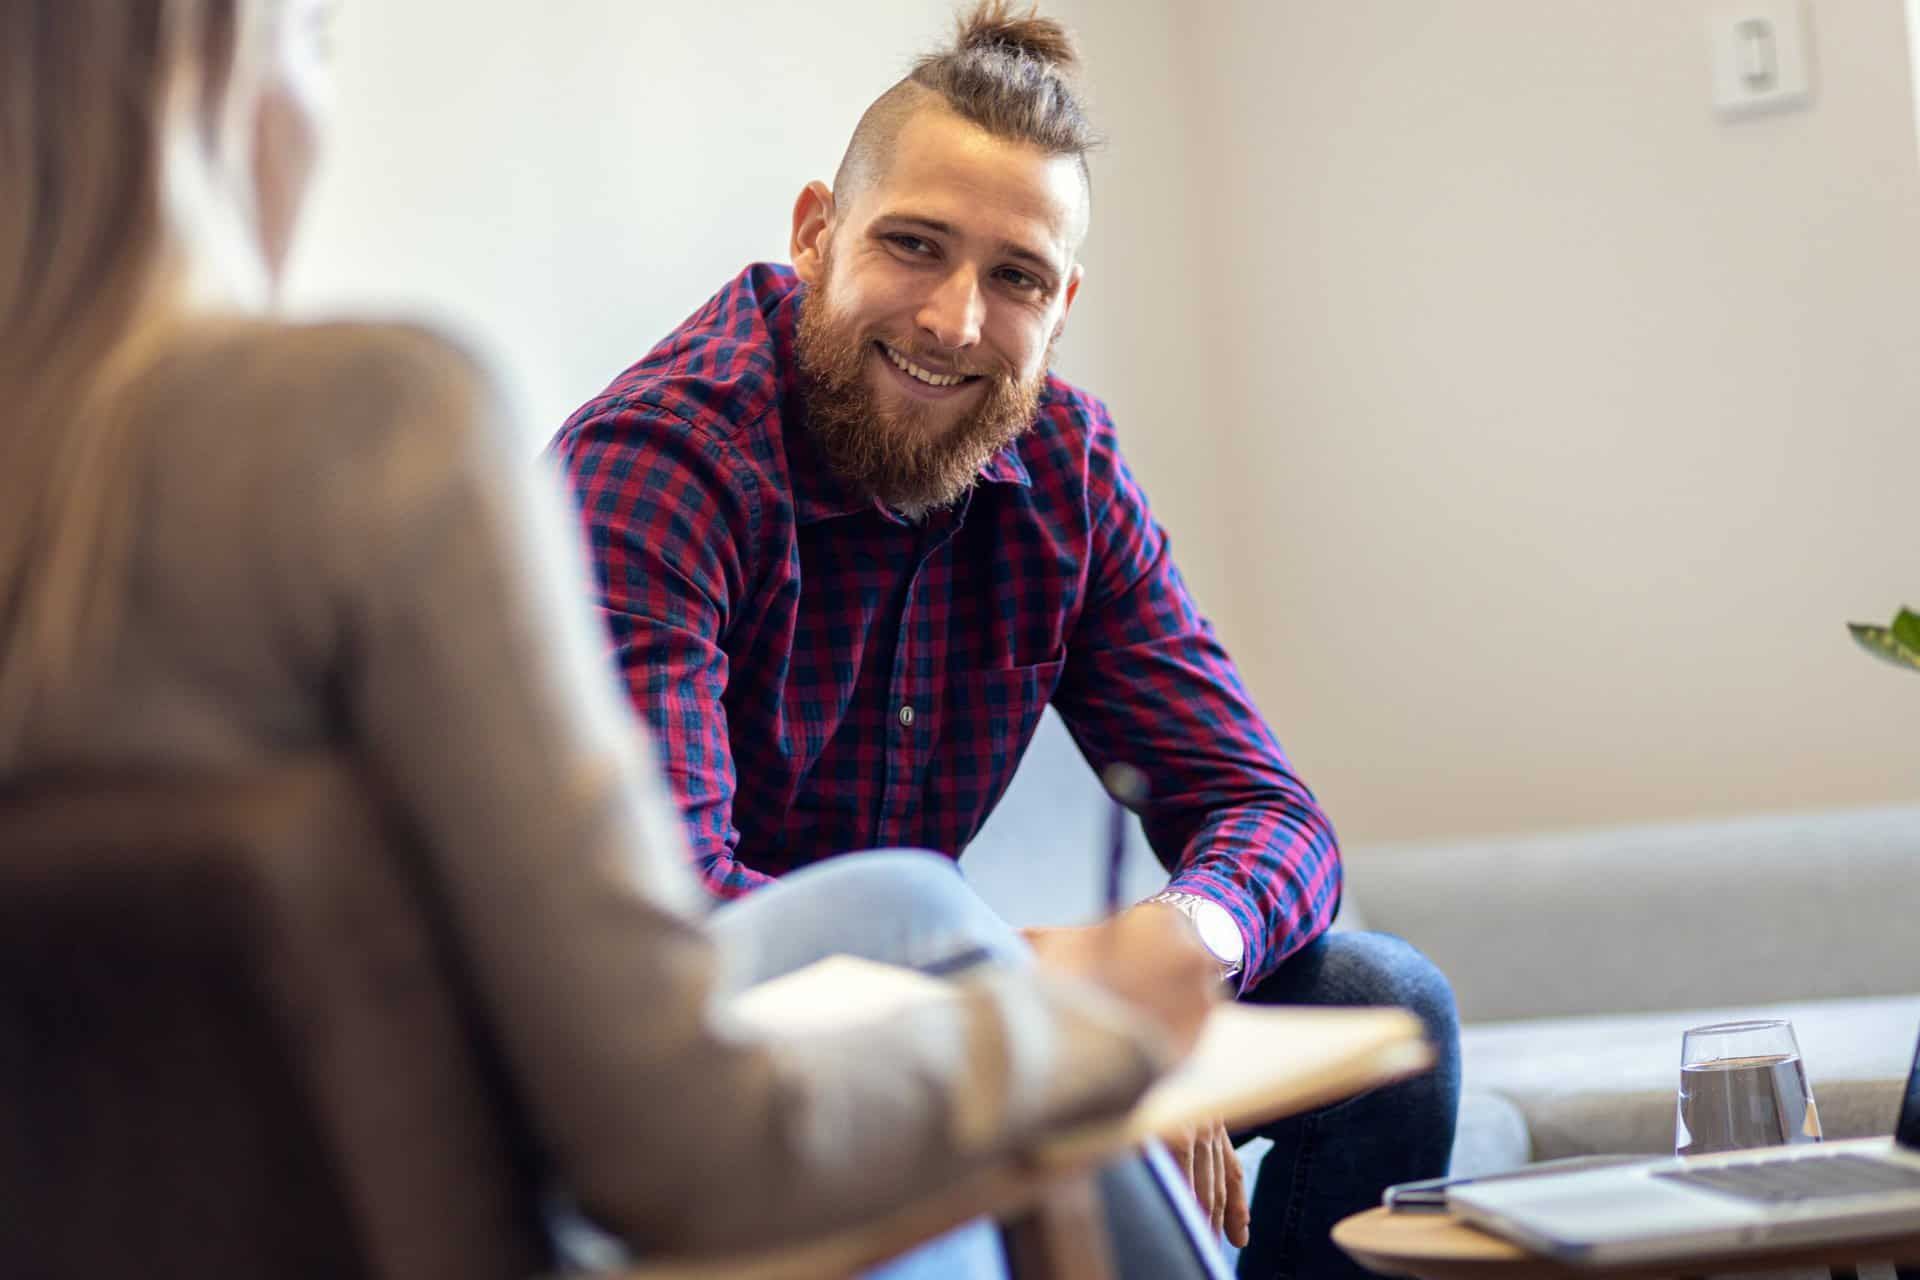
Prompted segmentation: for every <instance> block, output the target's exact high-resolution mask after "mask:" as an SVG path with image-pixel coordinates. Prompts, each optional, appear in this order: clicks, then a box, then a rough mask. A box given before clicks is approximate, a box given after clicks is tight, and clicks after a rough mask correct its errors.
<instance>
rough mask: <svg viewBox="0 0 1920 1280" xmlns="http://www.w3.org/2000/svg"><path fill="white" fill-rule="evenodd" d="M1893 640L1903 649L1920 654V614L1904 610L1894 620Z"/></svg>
mask: <svg viewBox="0 0 1920 1280" xmlns="http://www.w3.org/2000/svg"><path fill="white" fill-rule="evenodd" d="M1893 638H1894V640H1895V641H1897V642H1898V643H1899V644H1900V645H1901V646H1902V647H1903V648H1906V649H1910V650H1912V651H1913V652H1914V653H1920V613H1915V612H1914V611H1913V610H1911V609H1902V610H1901V611H1900V612H1899V613H1898V614H1896V615H1895V616H1894V619H1893Z"/></svg>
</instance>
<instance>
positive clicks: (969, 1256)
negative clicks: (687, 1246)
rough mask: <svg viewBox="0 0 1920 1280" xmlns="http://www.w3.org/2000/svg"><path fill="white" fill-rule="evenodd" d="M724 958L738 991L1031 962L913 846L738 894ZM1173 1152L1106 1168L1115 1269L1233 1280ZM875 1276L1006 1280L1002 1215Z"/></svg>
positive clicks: (726, 920)
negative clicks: (863, 963) (984, 962)
mask: <svg viewBox="0 0 1920 1280" xmlns="http://www.w3.org/2000/svg"><path fill="white" fill-rule="evenodd" d="M709 926H710V928H711V930H712V933H713V935H714V938H715V940H716V941H717V942H718V943H719V945H720V949H721V953H722V955H723V956H724V958H725V963H726V968H725V973H724V977H723V982H724V984H725V986H726V987H728V988H729V989H739V988H741V987H746V986H750V985H752V984H753V983H756V982H763V981H765V980H767V979H769V978H774V977H778V976H779V975H780V974H783V973H787V972H790V971H792V970H794V969H797V968H800V967H801V966H803V965H807V964H811V963H812V962H813V961H815V960H818V959H821V958H823V957H825V956H829V955H857V956H861V957H864V958H866V959H869V960H883V961H887V962H890V963H893V964H904V965H915V966H926V965H934V964H937V963H939V962H940V961H943V960H946V959H949V958H951V957H954V956H957V955H960V954H963V953H966V952H971V951H976V950H978V951H985V952H986V953H987V954H988V955H989V956H990V957H992V958H993V959H995V960H997V961H1000V962H1003V963H1009V964H1026V963H1029V962H1030V960H1031V955H1030V953H1029V951H1028V950H1027V945H1026V943H1025V942H1024V941H1023V940H1022V939H1021V937H1020V935H1019V934H1018V933H1017V932H1016V931H1015V930H1014V929H1013V928H1012V927H1011V926H1009V925H1008V924H1007V923H1006V922H1005V921H1004V920H1002V919H1001V918H1000V917H999V916H998V915H997V914H995V912H994V911H993V909H992V908H991V907H989V906H987V904H986V903H985V902H983V901H981V899H980V898H979V897H978V896H976V895H975V894H974V892H973V891H972V890H971V889H969V888H967V886H966V883H965V881H963V880H962V879H961V878H960V876H959V874H958V869H957V868H956V867H955V866H954V863H953V861H952V859H949V858H943V857H940V856H938V855H936V854H928V853H910V852H881V853H858V854H849V855H846V856H844V857H838V858H829V859H827V860H825V861H822V862H817V863H814V864H813V865H812V866H808V867H804V868H802V869H801V870H799V871H795V872H793V873H792V874H790V875H787V876H784V877H782V878H781V879H780V880H779V881H778V882H776V883H774V884H772V885H769V886H768V887H766V888H764V889H762V890H760V891H759V892H757V893H754V894H751V895H750V896H748V897H746V898H743V899H740V900H738V901H735V902H730V903H728V904H727V905H726V906H723V907H721V908H720V909H719V910H717V911H716V912H715V913H714V914H713V916H712V917H711V918H710V920H709ZM1178 1183H1179V1173H1178V1170H1176V1169H1174V1167H1173V1165H1172V1162H1171V1161H1170V1160H1168V1159H1167V1158H1166V1154H1165V1152H1164V1151H1157V1150H1156V1151H1152V1152H1149V1153H1148V1154H1147V1155H1146V1156H1144V1157H1133V1158H1129V1159H1126V1160H1122V1161H1119V1162H1117V1163H1116V1164H1114V1165H1113V1166H1112V1167H1110V1168H1108V1169H1106V1170H1103V1171H1102V1173H1101V1175H1100V1185H1101V1191H1102V1193H1103V1197H1104V1199H1105V1201H1106V1204H1107V1208H1108V1218H1109V1225H1110V1229H1111V1231H1112V1233H1113V1253H1114V1258H1115V1266H1116V1269H1117V1270H1118V1271H1119V1273H1120V1275H1121V1276H1122V1277H1123V1278H1137V1280H1148V1278H1149V1277H1151V1278H1153V1280H1183V1278H1187V1280H1225V1277H1226V1275H1227V1272H1226V1270H1225V1268H1224V1265H1223V1263H1222V1262H1221V1260H1220V1259H1219V1258H1218V1256H1217V1255H1216V1254H1215V1253H1214V1252H1213V1250H1212V1247H1211V1242H1210V1241H1209V1240H1208V1239H1207V1234H1206V1225H1205V1224H1204V1223H1203V1222H1201V1221H1200V1219H1199V1217H1198V1216H1197V1214H1196V1213H1195V1212H1194V1210H1193V1206H1192V1200H1191V1199H1190V1198H1189V1197H1187V1196H1185V1195H1184V1194H1178V1193H1170V1192H1169V1190H1168V1189H1169V1188H1170V1187H1175V1186H1177V1185H1178ZM869 1275H870V1277H871V1278H872V1280H1003V1278H1004V1277H1005V1276H1006V1275H1007V1266H1006V1256H1005V1253H1004V1251H1003V1250H1002V1248H1001V1245H1000V1235H999V1231H998V1230H997V1229H996V1228H995V1227H994V1225H993V1224H992V1223H987V1222H978V1223H973V1224H970V1225H968V1226H965V1227H962V1228H960V1229H959V1230H957V1231H954V1232H952V1233H950V1234H948V1235H946V1236H943V1237H942V1238H940V1239H939V1240H936V1241H934V1242H933V1243H931V1244H928V1245H924V1246H922V1247H921V1248H919V1249H917V1250H915V1251H914V1252H913V1253H910V1254H908V1255H906V1256H905V1257H902V1258H900V1259H897V1260H896V1261H894V1262H892V1263H889V1264H887V1265H886V1266H885V1267H882V1268H880V1269H879V1270H877V1271H874V1272H871V1273H869Z"/></svg>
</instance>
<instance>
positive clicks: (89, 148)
mask: <svg viewBox="0 0 1920 1280" xmlns="http://www.w3.org/2000/svg"><path fill="white" fill-rule="evenodd" d="M253 8H254V3H253V0H0V460H3V461H0V769H4V768H5V767H6V765H7V764H8V763H9V762H10V761H11V760H12V759H13V758H14V757H15V755H16V754H17V751H18V743H19V737H20V734H21V732H22V731H23V727H24V724H25V722H26V720H27V717H28V716H29V714H30V713H31V711H32V710H33V708H34V707H35V705H36V704H37V703H38V701H39V699H40V698H41V697H43V696H44V695H46V694H48V693H50V692H51V691H53V690H54V689H56V688H58V687H59V686H60V685H61V684H62V683H63V682H64V681H65V680H66V679H68V677H69V676H70V675H71V673H72V672H73V670H74V669H75V667H76V666H77V665H78V664H79V663H81V662H82V661H85V660H87V658H88V657H90V656H92V655H94V654H96V653H97V649H96V648H95V646H97V645H98V644H99V643H100V642H101V641H102V638H103V637H104V636H105V635H106V634H107V633H108V632H110V630H111V626H112V617H113V614H114V612H115V608H116V604H117V601H118V598H119V596H120V595H121V593H122V592H123V590H124V582H123V579H124V571H125V561H126V557H127V551H128V546H127V544H128V539H129V536H130V533H129V513H128V506H129V504H130V500H131V497H132V492H131V491H132V483H131V475H132V471H133V466H132V462H133V457H132V455H133V454H134V453H135V451H136V446H137V442H136V441H135V440H134V439H133V438H132V437H133V434H134V427H133V423H134V417H135V415H134V414H133V412H132V409H131V405H130V404H129V403H128V400H129V398H128V397H127V396H126V395H125V394H124V389H125V387H126V386H127V384H128V382H129V381H130V380H131V379H133V378H134V377H136V376H137V375H138V372H139V371H140V370H141V369H142V368H143V367H144V366H145V365H147V364H148V363H149V362H150V361H151V359H152V358H153V352H154V350H155V348H156V347H157V346H158V345H159V344H160V343H161V342H162V341H163V337H162V335H164V333H165V332H166V329H167V320H168V318H169V317H170V316H173V315H177V314H178V313H180V312H182V311H183V310H184V309H185V307H186V304H187V299H188V293H189V290H190V288H191V287H192V284H193V280H194V272H195V263H194V262H193V258H194V257H195V255H194V254H193V252H192V251H191V246H190V241H192V239H193V238H194V236H195V232H194V229H193V228H192V227H190V226H187V225H185V224H187V223H189V222H191V221H192V220H193V215H192V212H191V210H190V209H189V208H188V207H189V206H196V205H197V206H202V207H205V206H208V205H210V204H213V203H217V201H216V200H214V199H212V198H210V197H209V196H208V195H207V193H206V191H205V190H204V189H203V190H198V191H196V187H198V188H206V187H207V186H208V185H209V183H208V182H207V181H205V180H204V178H205V174H206V172H207V171H208V169H209V165H210V159H209V157H210V156H211V154H212V153H213V151H214V150H215V149H216V148H217V147H218V146H219V145H220V138H219V136H218V135H219V133H220V131H221V130H222V129H223V128H225V127H227V126H226V123H225V122H224V120H223V114H224V111H225V106H224V104H225V101H226V98H227V89H228V87H229V84H230V81H231V79H232V77H233V75H234V70H235V65H236V57H237V55H238V51H239V49H240V47H241V44H242V41H243V39H244V38H245V36H246V35H247V31H248V23H249V21H250V19H249V17H248V14H249V12H250V11H251V10H252V9H253Z"/></svg>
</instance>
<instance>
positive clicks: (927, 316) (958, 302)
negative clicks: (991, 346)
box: [916, 267, 986, 351]
mask: <svg viewBox="0 0 1920 1280" xmlns="http://www.w3.org/2000/svg"><path fill="white" fill-rule="evenodd" d="M985 312H986V306H985V301H984V299H982V298H981V296H980V281H979V278H978V277H977V276H975V274H974V272H973V269H972V268H971V267H959V268H956V269H955V270H953V271H951V272H949V273H948V274H947V275H946V277H945V278H944V279H942V280H941V281H940V283H939V285H938V286H937V287H936V288H935V289H934V291H933V292H932V293H931V294H930V295H928V297H927V300H926V301H925V302H924V303H923V304H922V305H921V307H920V314H919V316H918V317H916V318H917V320H918V322H919V325H920V328H921V330H922V331H923V332H925V333H926V334H927V336H928V337H930V338H932V339H933V340H934V341H935V342H937V343H938V344H940V345H941V346H942V347H945V348H946V349H948V350H949V351H961V350H965V349H966V348H968V347H971V346H973V345H975V344H976V343H978V342H979V341H980V324H981V321H982V319H983V318H984V316H985Z"/></svg>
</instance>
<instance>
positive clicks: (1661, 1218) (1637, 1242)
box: [1447, 1044, 1920, 1266]
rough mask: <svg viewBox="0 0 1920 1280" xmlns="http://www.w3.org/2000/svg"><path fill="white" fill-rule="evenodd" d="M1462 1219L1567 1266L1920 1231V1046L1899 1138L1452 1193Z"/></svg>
mask: <svg viewBox="0 0 1920 1280" xmlns="http://www.w3.org/2000/svg"><path fill="white" fill-rule="evenodd" d="M1447 1207H1448V1208H1449V1209H1450V1210H1451V1211H1452V1212H1453V1213H1454V1215H1455V1216H1456V1217H1459V1218H1462V1219H1464V1220H1465V1221H1467V1222H1470V1223H1472V1224H1473V1225H1475V1226H1477V1227H1480V1228H1482V1229H1484V1230H1487V1231H1490V1232H1492V1233H1494V1234H1495V1235H1500V1236H1504V1237H1506V1238H1507V1239H1509V1240H1513V1241H1515V1242H1516V1243H1518V1244H1521V1245H1524V1246H1526V1247H1527V1248H1529V1249H1532V1250H1533V1251H1535V1252H1537V1253H1544V1254H1546V1255H1548V1256H1549V1257H1553V1258H1557V1259H1559V1260H1561V1261H1564V1262H1573V1263H1580V1264H1588V1265H1594V1266H1611V1265H1617V1264H1622V1263H1638V1262H1651V1263H1658V1262H1666V1261H1684V1260H1686V1259H1688V1258H1692V1257H1701V1256H1706V1255H1710V1254H1712V1255H1725V1254H1729V1253H1736V1254H1737V1253H1739V1252H1741V1251H1743V1250H1749V1249H1753V1250H1758V1249H1774V1248H1779V1247H1781V1246H1786V1245H1823V1244H1835V1243H1844V1242H1847V1241H1851V1240H1860V1241H1869V1240H1872V1239H1874V1238H1875V1237H1876V1236H1892V1235H1899V1234H1912V1233H1914V1232H1916V1231H1920V1044H1916V1046H1915V1049H1914V1060H1913V1066H1912V1068H1911V1069H1910V1070H1909V1071H1908V1073H1907V1087H1906V1094H1905V1097H1904V1099H1903V1101H1902V1104H1901V1107H1900V1119H1899V1122H1898V1124H1897V1125H1896V1126H1895V1128H1894V1133H1893V1136H1892V1137H1891V1138H1862V1139H1857V1140H1854V1141H1848V1142H1824V1143H1806V1144H1801V1145H1797V1146H1787V1147H1768V1148H1762V1149H1759V1150H1753V1151H1734V1152H1727V1153H1724V1154H1720V1155H1710V1156H1689V1157H1686V1158H1684V1159H1680V1158H1676V1159H1672V1160H1653V1161H1648V1162H1645V1163H1640V1164H1634V1165H1630V1166H1623V1167H1615V1168H1603V1169H1595V1170H1589V1171H1584V1172H1572V1173H1563V1174H1545V1175H1542V1176H1539V1177H1532V1178H1518V1179H1514V1180H1512V1181H1499V1180H1493V1181H1488V1182H1481V1183H1468V1184H1464V1185H1462V1186H1459V1187H1457V1188H1453V1189H1450V1190H1449V1191H1448V1193H1447Z"/></svg>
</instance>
